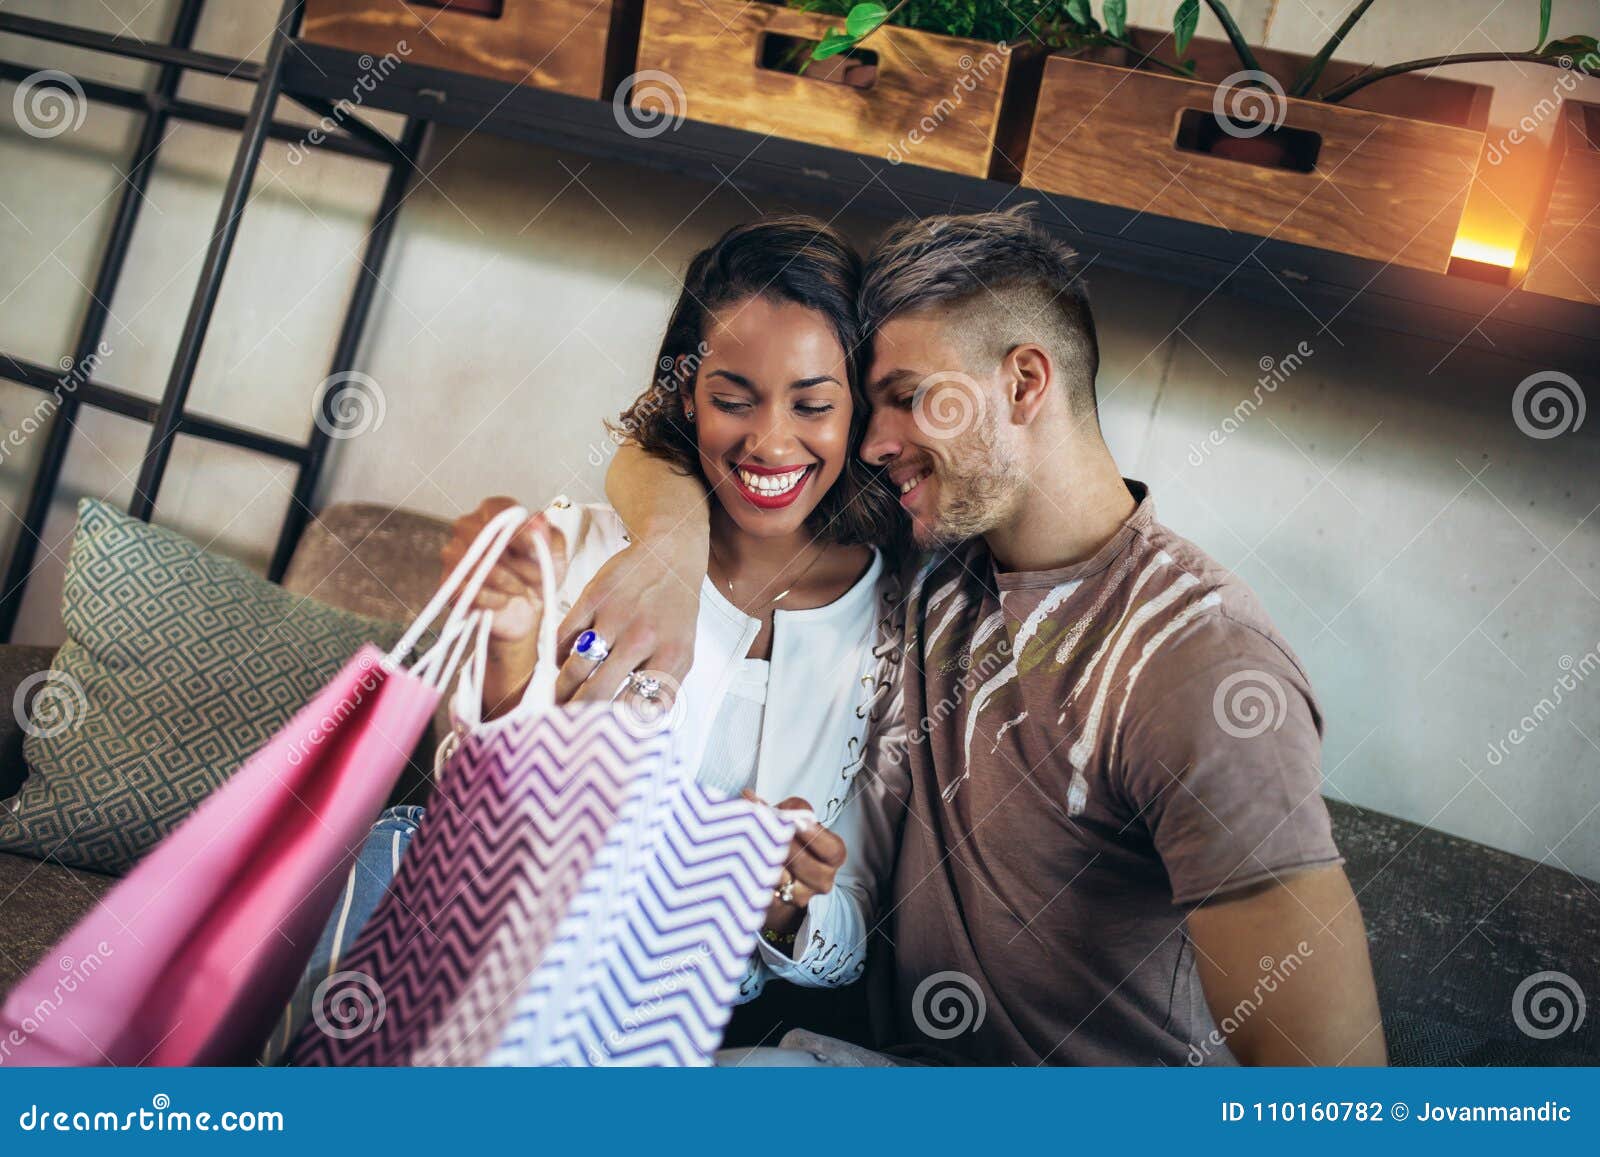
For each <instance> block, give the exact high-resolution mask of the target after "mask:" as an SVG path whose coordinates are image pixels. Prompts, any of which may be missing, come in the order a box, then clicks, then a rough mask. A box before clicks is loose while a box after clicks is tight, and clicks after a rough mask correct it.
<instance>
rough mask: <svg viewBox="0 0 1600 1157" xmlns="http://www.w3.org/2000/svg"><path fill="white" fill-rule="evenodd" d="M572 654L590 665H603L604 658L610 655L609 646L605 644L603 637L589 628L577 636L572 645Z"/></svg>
mask: <svg viewBox="0 0 1600 1157" xmlns="http://www.w3.org/2000/svg"><path fill="white" fill-rule="evenodd" d="M572 653H573V654H574V655H576V656H578V658H580V659H587V660H588V661H589V662H591V663H597V664H598V663H604V662H605V661H606V656H607V655H609V654H611V644H610V643H608V642H606V637H605V636H604V635H602V634H601V633H600V632H599V631H596V630H594V629H592V628H591V629H589V630H587V631H585V632H583V634H581V635H579V636H578V641H577V642H576V643H574V644H573V645H572Z"/></svg>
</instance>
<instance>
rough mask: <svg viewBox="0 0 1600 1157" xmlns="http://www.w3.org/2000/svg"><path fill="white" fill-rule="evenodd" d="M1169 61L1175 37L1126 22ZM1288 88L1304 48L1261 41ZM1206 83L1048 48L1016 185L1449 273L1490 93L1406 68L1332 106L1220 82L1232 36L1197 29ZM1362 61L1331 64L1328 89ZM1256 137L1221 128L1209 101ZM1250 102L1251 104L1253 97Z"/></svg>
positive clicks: (1270, 69) (1260, 54)
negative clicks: (1275, 123) (1271, 123)
mask: <svg viewBox="0 0 1600 1157" xmlns="http://www.w3.org/2000/svg"><path fill="white" fill-rule="evenodd" d="M1130 37H1131V38H1133V39H1134V40H1135V42H1136V43H1138V44H1139V45H1140V46H1141V47H1142V48H1146V49H1154V50H1155V51H1156V52H1157V55H1159V56H1160V58H1162V59H1165V60H1173V59H1175V56H1174V53H1173V52H1172V41H1171V37H1170V36H1162V35H1161V34H1159V33H1154V32H1147V31H1144V30H1137V29H1130ZM1255 52H1256V56H1257V58H1258V60H1259V62H1260V64H1261V67H1262V69H1263V70H1264V71H1265V72H1267V73H1268V74H1269V75H1271V76H1272V77H1273V78H1274V79H1276V80H1277V81H1278V82H1279V84H1280V85H1281V86H1282V88H1283V89H1284V90H1285V91H1287V90H1288V89H1289V88H1290V87H1291V85H1292V82H1293V80H1294V78H1295V76H1297V75H1298V73H1299V71H1300V69H1301V68H1302V67H1303V66H1304V65H1305V63H1306V61H1307V58H1306V57H1303V56H1297V55H1294V54H1292V53H1286V52H1275V51H1272V50H1268V49H1260V48H1258V49H1256V50H1255ZM1185 55H1186V56H1188V57H1190V58H1191V59H1193V60H1195V62H1196V73H1197V76H1198V77H1199V79H1197V80H1189V79H1186V78H1184V77H1179V76H1174V75H1171V74H1167V73H1162V72H1156V71H1150V70H1149V69H1148V66H1147V67H1146V68H1145V69H1139V70H1130V69H1129V68H1127V67H1124V66H1123V62H1124V61H1125V60H1126V59H1127V58H1126V57H1125V56H1123V55H1122V54H1121V53H1120V52H1116V53H1113V52H1107V53H1096V54H1090V55H1084V56H1076V57H1067V56H1052V57H1051V58H1050V60H1049V62H1048V63H1047V64H1046V67H1045V74H1044V82H1043V85H1042V86H1041V88H1040V92H1039V102H1038V107H1037V111H1036V113H1035V115H1034V119H1033V131H1032V135H1031V137H1030V139H1029V142H1028V153H1027V163H1026V166H1025V169H1024V175H1023V183H1024V184H1025V185H1028V186H1030V187H1032V188H1036V189H1042V190H1045V191H1047V192H1052V193H1062V194H1065V195H1068V196H1072V197H1080V198H1083V199H1085V200H1089V201H1099V202H1105V203H1109V204H1113V205H1120V206H1123V207H1125V208H1129V209H1135V210H1140V211H1143V212H1148V213H1155V214H1159V215H1161V216H1165V217H1177V218H1181V219H1183V220H1186V221H1195V222H1199V223H1201V224H1205V225H1216V226H1221V227H1222V228H1225V229H1229V230H1235V231H1239V232H1244V233H1251V234H1256V235H1259V236H1262V237H1271V238H1273V239H1275V240H1281V241H1290V242H1294V243H1296V244H1300V245H1310V246H1317V247H1319V248H1322V249H1332V250H1336V251H1338V252H1341V253H1348V254H1352V255H1355V256H1358V257H1364V258H1371V259H1373V260H1377V261H1385V262H1390V261H1392V262H1396V263H1399V264H1402V265H1410V266H1415V267H1418V268H1421V269H1430V270H1434V271H1438V272H1443V271H1444V270H1445V268H1446V266H1447V265H1448V264H1449V260H1450V247H1451V244H1452V243H1453V241H1454V240H1455V236H1456V228H1457V226H1458V225H1459V223H1460V219H1461V211H1462V207H1463V206H1464V205H1465V203H1466V196H1467V191H1468V188H1469V186H1470V184H1471V182H1472V178H1473V174H1474V172H1475V171H1476V169H1477V165H1478V155H1479V153H1480V152H1481V151H1482V148H1483V141H1484V128H1485V125H1486V124H1487V120H1488V106H1489V97H1490V95H1491V92H1492V90H1490V89H1489V88H1487V87H1485V86H1483V85H1476V84H1465V83H1462V82H1460V81H1452V80H1438V79H1434V78H1428V77H1423V76H1420V75H1404V76H1398V77H1394V78H1392V79H1389V80H1385V81H1381V82H1379V83H1377V84H1374V85H1372V86H1371V87H1370V88H1366V89H1362V90H1361V91H1359V92H1357V93H1355V94H1354V95H1353V96H1352V97H1351V98H1350V99H1349V100H1347V101H1345V102H1343V103H1341V104H1337V105H1331V104H1323V103H1321V102H1318V101H1308V100H1297V99H1293V98H1289V97H1282V98H1276V99H1271V100H1269V101H1267V102H1259V101H1254V98H1253V97H1251V96H1249V95H1247V94H1250V93H1251V92H1255V93H1262V94H1264V93H1265V92H1266V90H1264V89H1260V88H1257V89H1254V90H1252V89H1249V88H1244V87H1238V86H1237V82H1235V84H1234V85H1233V86H1229V87H1220V86H1222V85H1224V84H1225V82H1227V80H1228V78H1230V77H1232V76H1234V75H1235V74H1237V73H1239V72H1241V70H1242V66H1241V65H1240V63H1239V60H1238V57H1237V56H1236V55H1235V54H1234V53H1233V50H1232V48H1231V47H1230V46H1229V45H1228V44H1226V43H1224V42H1221V41H1207V40H1203V39H1197V40H1194V41H1193V42H1192V43H1191V44H1190V47H1189V51H1188V52H1187V53H1186V54H1185ZM1356 71H1358V66H1353V65H1348V64H1341V63H1339V62H1330V64H1329V65H1328V68H1327V70H1326V72H1325V73H1324V75H1323V79H1322V81H1321V82H1320V84H1319V86H1318V87H1319V89H1320V90H1324V91H1326V90H1328V89H1330V88H1332V87H1333V86H1334V85H1335V84H1338V83H1339V82H1340V81H1342V80H1343V79H1345V78H1347V77H1349V76H1351V75H1353V74H1354V73H1355V72H1356ZM1219 93H1220V102H1221V104H1220V107H1221V108H1223V109H1224V110H1227V111H1230V112H1233V113H1235V115H1236V117H1237V119H1236V120H1235V122H1234V123H1235V125H1236V126H1238V127H1241V128H1244V129H1246V130H1253V129H1254V128H1258V127H1263V126H1259V125H1252V124H1251V123H1250V122H1251V121H1252V119H1259V118H1260V117H1261V115H1262V105H1263V104H1266V110H1267V114H1268V116H1267V119H1269V120H1277V119H1278V117H1279V116H1281V118H1282V120H1281V124H1280V125H1279V127H1277V128H1276V129H1272V128H1268V129H1267V130H1266V131H1265V132H1263V133H1261V134H1260V135H1258V136H1250V137H1242V138H1241V137H1240V136H1236V135H1232V134H1229V133H1227V132H1225V131H1224V130H1223V128H1222V125H1223V123H1224V122H1223V121H1222V120H1221V119H1219V118H1218V117H1217V116H1216V113H1215V111H1214V108H1215V107H1217V106H1216V105H1215V103H1214V102H1217V101H1218V100H1219ZM1253 102H1254V103H1253Z"/></svg>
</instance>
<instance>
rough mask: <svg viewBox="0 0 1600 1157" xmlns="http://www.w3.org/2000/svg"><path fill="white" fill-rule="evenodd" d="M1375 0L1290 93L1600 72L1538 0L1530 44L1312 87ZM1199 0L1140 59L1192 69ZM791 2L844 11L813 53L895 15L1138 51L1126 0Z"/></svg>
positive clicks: (1356, 13)
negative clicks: (1424, 76) (1096, 3)
mask: <svg viewBox="0 0 1600 1157" xmlns="http://www.w3.org/2000/svg"><path fill="white" fill-rule="evenodd" d="M1374 3H1375V0H1361V3H1359V4H1357V5H1356V6H1355V7H1354V8H1353V9H1351V11H1350V14H1349V15H1348V16H1347V17H1345V19H1344V21H1343V23H1341V24H1340V25H1339V27H1338V28H1337V29H1336V30H1335V31H1334V33H1333V35H1332V36H1330V37H1329V38H1328V41H1327V43H1325V44H1324V45H1323V46H1322V48H1321V49H1320V50H1319V51H1318V52H1317V54H1316V55H1315V56H1314V57H1312V58H1311V60H1310V61H1309V62H1308V63H1307V65H1306V67H1305V68H1304V69H1302V70H1301V72H1300V75H1299V76H1297V77H1296V78H1295V80H1294V83H1293V84H1292V85H1291V86H1290V88H1289V90H1288V93H1287V95H1289V96H1296V97H1303V98H1305V99H1308V100H1321V101H1327V102H1330V103H1337V102H1338V101H1342V100H1344V99H1346V98H1347V97H1349V96H1350V95H1352V94H1353V93H1356V92H1359V91H1361V90H1362V89H1364V88H1366V87H1367V86H1368V85H1370V84H1376V83H1377V82H1378V81H1380V80H1386V79H1388V78H1389V77H1391V76H1399V75H1401V74H1402V73H1407V72H1420V71H1422V70H1424V69H1434V68H1439V67H1441V66H1443V65H1448V64H1470V63H1474V62H1478V61H1526V62H1529V63H1533V64H1542V65H1550V66H1557V67H1562V68H1567V67H1571V68H1576V69H1578V70H1579V71H1580V72H1583V73H1585V74H1587V75H1589V76H1600V42H1597V41H1596V39H1595V38H1594V37H1593V36H1564V37H1560V38H1559V39H1556V40H1551V39H1550V38H1549V37H1550V8H1551V0H1539V38H1538V40H1537V41H1536V42H1535V45H1534V47H1533V49H1532V50H1530V51H1527V52H1460V53H1449V54H1446V55H1444V56H1429V57H1423V58H1421V59H1419V60H1406V61H1402V62H1401V63H1399V64H1392V65H1389V66H1388V67H1387V68H1374V67H1371V66H1368V67H1367V68H1366V69H1364V70H1362V71H1361V72H1359V73H1357V74H1356V75H1355V76H1353V77H1351V78H1349V79H1348V80H1346V81H1344V82H1343V83H1342V84H1338V85H1335V86H1334V87H1333V88H1330V89H1327V90H1325V91H1323V92H1314V91H1313V90H1314V89H1316V87H1317V82H1318V81H1320V80H1321V79H1322V74H1323V72H1324V70H1325V69H1326V68H1327V65H1328V62H1329V61H1330V60H1331V59H1333V54H1334V53H1335V52H1337V51H1338V49H1339V46H1340V45H1341V44H1343V43H1344V41H1345V38H1346V37H1347V36H1349V35H1350V31H1351V29H1353V28H1354V27H1355V26H1356V24H1357V23H1358V22H1359V21H1360V20H1361V18H1362V17H1363V16H1365V15H1366V14H1367V10H1368V9H1369V8H1371V7H1372V5H1373V4H1374ZM1200 4H1201V0H1181V2H1180V3H1179V4H1178V7H1177V9H1176V10H1175V11H1174V12H1173V14H1172V40H1173V47H1174V49H1175V50H1176V52H1177V55H1178V58H1179V59H1178V62H1177V63H1170V62H1167V61H1164V60H1160V59H1158V58H1156V57H1153V56H1149V55H1147V54H1141V63H1142V64H1152V65H1155V66H1157V67H1160V68H1164V69H1166V70H1168V71H1170V72H1177V73H1179V74H1181V75H1193V73H1194V62H1193V61H1192V60H1184V59H1183V54H1184V53H1185V52H1187V51H1188V48H1189V43H1190V41H1192V40H1193V39H1194V34H1195V30H1196V29H1197V28H1198V27H1199V26H1200ZM1205 5H1206V7H1207V8H1209V9H1210V10H1211V14H1212V15H1213V16H1215V17H1216V18H1217V22H1218V23H1219V24H1221V25H1222V30H1223V33H1224V34H1225V35H1226V36H1227V38H1228V42H1229V43H1230V44H1231V45H1232V46H1233V50H1234V53H1235V54H1236V55H1237V56H1238V58H1239V63H1240V64H1241V65H1243V66H1244V68H1245V70H1246V71H1248V72H1255V73H1260V74H1261V76H1262V80H1261V81H1259V82H1257V83H1265V81H1266V74H1265V72H1264V71H1263V70H1262V68H1261V65H1260V62H1259V61H1257V59H1256V55H1255V52H1254V51H1253V50H1252V49H1251V47H1250V44H1249V42H1248V41H1246V40H1245V38H1244V34H1243V33H1242V32H1241V31H1240V30H1239V25H1238V22H1237V21H1235V20H1234V18H1233V14H1232V13H1231V12H1230V11H1229V10H1228V6H1227V4H1225V3H1224V2H1223V0H1205ZM793 6H794V7H796V8H800V9H802V10H805V11H808V12H821V13H826V14H830V15H842V16H843V17H844V27H843V28H842V29H840V28H833V29H830V30H829V31H828V35H827V36H825V37H824V38H823V39H822V40H821V41H819V42H818V43H817V45H816V46H815V47H814V48H813V49H812V51H811V58H812V59H813V60H824V59H826V58H828V57H830V56H838V55H841V54H843V53H847V52H851V51H853V50H854V49H855V48H856V46H857V45H859V44H860V43H861V42H862V41H863V40H865V39H866V38H867V37H869V36H871V35H872V34H873V33H874V32H876V31H877V30H878V29H879V28H881V27H883V25H885V24H887V23H889V22H890V21H891V20H893V21H894V22H895V23H897V24H903V25H905V26H906V27H908V28H920V29H923V30H924V31H928V32H942V33H945V34H946V35H950V36H966V37H971V38H973V39H977V40H994V41H1006V42H1008V43H1011V44H1016V43H1020V42H1021V41H1022V40H1023V39H1032V40H1035V41H1037V42H1039V43H1041V44H1042V45H1044V46H1045V47H1047V48H1051V49H1069V50H1081V49H1086V48H1095V47H1100V46H1107V45H1110V46H1116V47H1120V48H1126V49H1129V50H1131V51H1135V52H1140V51H1141V50H1140V49H1139V48H1138V47H1137V46H1136V45H1135V44H1134V43H1133V42H1132V41H1131V40H1129V39H1128V24H1127V21H1128V5H1127V0H1104V2H1103V3H1102V4H1101V6H1100V17H1099V18H1098V19H1097V18H1096V17H1095V15H1094V13H1093V10H1092V5H1091V0H1009V2H1008V3H1006V4H992V3H985V2H984V0H900V2H899V3H898V4H896V5H895V6H894V7H893V8H889V7H886V6H885V5H883V4H879V3H867V4H852V3H850V0H795V2H794V3H793ZM997 10H998V12H997Z"/></svg>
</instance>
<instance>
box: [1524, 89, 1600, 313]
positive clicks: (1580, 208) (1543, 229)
mask: <svg viewBox="0 0 1600 1157" xmlns="http://www.w3.org/2000/svg"><path fill="white" fill-rule="evenodd" d="M1550 163H1551V167H1552V169H1553V170H1554V173H1555V181H1554V184H1553V185H1552V186H1551V188H1550V204H1549V208H1548V209H1547V210H1546V211H1545V215H1544V223H1543V224H1542V225H1541V226H1540V228H1539V237H1538V240H1537V241H1535V242H1534V246H1533V256H1532V258H1531V259H1530V260H1529V262H1528V275H1527V277H1526V278H1525V279H1524V280H1523V283H1522V287H1523V288H1524V289H1531V290H1533V291H1534V292H1535V293H1548V294H1549V295H1550V296H1552V297H1564V298H1566V299H1567V300H1569V301H1583V302H1588V303H1590V304H1592V305H1600V104H1587V103H1585V102H1583V101H1577V100H1568V101H1565V102H1563V104H1562V106H1561V124H1560V126H1559V127H1558V130H1557V132H1556V140H1555V144H1554V149H1553V155H1552V156H1551V158H1550Z"/></svg>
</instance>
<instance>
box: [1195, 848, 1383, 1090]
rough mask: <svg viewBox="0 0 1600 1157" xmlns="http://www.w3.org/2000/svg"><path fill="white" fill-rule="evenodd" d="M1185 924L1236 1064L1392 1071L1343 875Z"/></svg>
mask: <svg viewBox="0 0 1600 1157" xmlns="http://www.w3.org/2000/svg"><path fill="white" fill-rule="evenodd" d="M1188 923H1189V938H1190V939H1191V940H1192V941H1193V942H1194V947H1195V956H1196V960H1197V962H1198V965H1199V969H1200V983H1201V985H1202V986H1203V987H1204V989H1205V994H1206V1003H1207V1004H1208V1005H1209V1006H1210V1008H1211V1017H1212V1019H1213V1020H1214V1021H1216V1022H1217V1024H1218V1025H1221V1024H1222V1022H1223V1021H1224V1020H1227V1021H1229V1023H1231V1024H1233V1025H1234V1026H1235V1027H1234V1028H1233V1031H1232V1032H1230V1033H1228V1034H1227V1041H1228V1048H1229V1050H1230V1051H1231V1052H1232V1053H1233V1055H1234V1056H1235V1057H1236V1058H1237V1059H1238V1060H1239V1062H1240V1063H1241V1064H1246V1065H1383V1064H1387V1063H1388V1054H1387V1050H1386V1048H1385V1046H1384V1040H1383V1024H1382V1022H1381V1020H1380V1019H1379V1015H1378V994H1377V991H1376V990H1375V989H1374V987H1373V983H1372V963H1371V961H1370V960H1369V959H1368V956H1367V934H1366V930H1365V929H1364V928H1363V926H1362V923H1361V910H1360V909H1359V908H1358V907H1357V906H1356V898H1355V895H1354V893H1352V892H1351V890H1350V881H1349V880H1348V879H1347V878H1346V877H1345V874H1344V869H1343V868H1340V867H1338V866H1334V867H1329V868H1312V869H1309V870H1307V871H1303V872H1296V873H1294V874H1293V875H1290V876H1286V877H1285V878H1284V879H1282V880H1279V881H1274V882H1270V883H1268V884H1266V885H1263V886H1261V887H1258V888H1254V889H1250V890H1249V891H1248V892H1246V893H1245V894H1243V895H1239V896H1226V897H1222V898H1219V899H1217V900H1215V901H1213V902H1211V903H1208V904H1202V905H1201V906H1200V907H1198V908H1196V909H1195V910H1194V911H1192V912H1190V913H1189V921H1188ZM1197 1047H1199V1048H1201V1049H1204V1048H1205V1042H1197Z"/></svg>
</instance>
